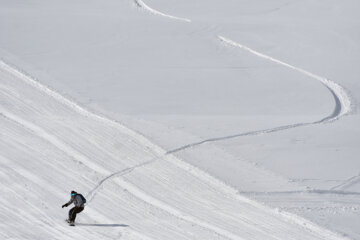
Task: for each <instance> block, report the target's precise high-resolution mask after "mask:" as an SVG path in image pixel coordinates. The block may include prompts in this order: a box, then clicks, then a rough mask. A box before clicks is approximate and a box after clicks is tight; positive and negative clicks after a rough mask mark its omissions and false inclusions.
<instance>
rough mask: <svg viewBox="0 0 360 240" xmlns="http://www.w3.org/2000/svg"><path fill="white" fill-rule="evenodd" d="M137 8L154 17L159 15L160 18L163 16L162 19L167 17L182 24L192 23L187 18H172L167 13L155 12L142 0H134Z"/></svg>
mask: <svg viewBox="0 0 360 240" xmlns="http://www.w3.org/2000/svg"><path fill="white" fill-rule="evenodd" d="M134 2H135V4H136V6H138V7H140V8H142V9H144V10H146V11H148V12H150V13H152V14H154V15H159V16H162V17H166V18H170V19H173V20H178V21H182V22H191V20H190V19H187V18H181V17H175V16H172V15H169V14H165V13H162V12H160V11H158V10H155V9H153V8H151V7H149V6H148V5H147V4H145V3H144V2H143V1H142V0H134Z"/></svg>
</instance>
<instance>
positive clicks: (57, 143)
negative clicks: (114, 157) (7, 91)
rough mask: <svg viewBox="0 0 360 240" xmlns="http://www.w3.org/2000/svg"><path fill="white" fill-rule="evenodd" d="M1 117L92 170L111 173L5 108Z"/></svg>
mask: <svg viewBox="0 0 360 240" xmlns="http://www.w3.org/2000/svg"><path fill="white" fill-rule="evenodd" d="M0 115H3V116H4V117H5V118H8V119H9V120H11V121H14V122H16V123H18V124H20V125H21V126H23V127H25V128H27V129H29V130H31V131H33V132H35V133H36V134H37V135H38V136H39V137H41V138H43V139H45V140H46V141H48V142H49V143H51V144H52V145H54V146H55V147H57V148H58V149H60V150H61V151H63V152H64V153H67V154H68V155H69V156H71V157H73V158H74V159H76V160H78V161H79V162H81V163H83V164H85V165H86V166H87V167H89V168H90V169H92V170H94V171H96V172H99V173H101V174H109V171H107V170H105V169H104V168H103V167H102V166H100V165H98V164H96V163H93V162H92V161H91V160H90V159H89V158H88V157H86V156H85V155H83V154H81V153H79V152H78V151H76V150H75V149H73V148H72V147H71V146H69V145H67V144H66V143H64V142H63V141H61V140H59V139H58V138H57V137H56V136H54V135H51V134H49V133H47V132H46V131H45V130H44V129H42V128H40V127H39V126H37V125H35V124H33V123H31V122H29V121H26V120H25V119H23V118H20V117H18V116H16V115H15V114H13V113H10V112H8V111H6V110H4V109H3V108H0Z"/></svg>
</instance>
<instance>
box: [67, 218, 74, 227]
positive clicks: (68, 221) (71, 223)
mask: <svg viewBox="0 0 360 240" xmlns="http://www.w3.org/2000/svg"><path fill="white" fill-rule="evenodd" d="M65 222H67V223H68V224H69V226H72V227H74V226H75V223H74V222H70V220H69V219H65Z"/></svg>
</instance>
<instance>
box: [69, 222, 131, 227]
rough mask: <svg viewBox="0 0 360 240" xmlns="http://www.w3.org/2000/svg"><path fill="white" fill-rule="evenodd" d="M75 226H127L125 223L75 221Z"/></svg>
mask: <svg viewBox="0 0 360 240" xmlns="http://www.w3.org/2000/svg"><path fill="white" fill-rule="evenodd" d="M76 225H77V226H87V227H129V225H126V224H101V223H77V224H76Z"/></svg>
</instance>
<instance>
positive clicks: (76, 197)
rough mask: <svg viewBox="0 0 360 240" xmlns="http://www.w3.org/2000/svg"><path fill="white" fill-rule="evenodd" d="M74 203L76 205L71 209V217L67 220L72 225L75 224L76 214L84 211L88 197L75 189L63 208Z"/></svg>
mask: <svg viewBox="0 0 360 240" xmlns="http://www.w3.org/2000/svg"><path fill="white" fill-rule="evenodd" d="M72 203H74V205H75V206H74V207H73V208H72V209H70V211H69V219H67V220H66V221H67V222H68V223H69V224H70V226H75V219H76V214H78V213H80V212H82V211H83V210H84V207H85V203H86V199H85V198H84V196H83V195H81V194H80V193H77V192H75V191H71V198H70V201H69V202H67V203H65V204H64V205H62V208H64V207H67V206H69V205H70V204H72Z"/></svg>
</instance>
